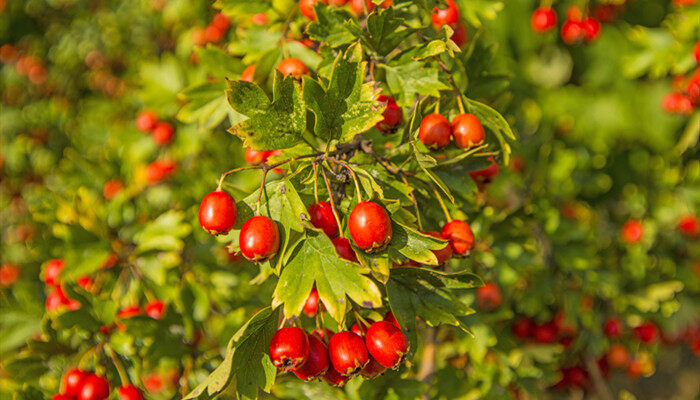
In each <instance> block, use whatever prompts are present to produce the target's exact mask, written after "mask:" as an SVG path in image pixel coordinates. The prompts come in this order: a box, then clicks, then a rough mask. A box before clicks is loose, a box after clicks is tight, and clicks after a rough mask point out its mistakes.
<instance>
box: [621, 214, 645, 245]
mask: <svg viewBox="0 0 700 400" xmlns="http://www.w3.org/2000/svg"><path fill="white" fill-rule="evenodd" d="M643 236H644V227H643V226H642V221H639V220H636V219H633V220H629V221H627V222H626V223H625V225H623V226H622V240H624V241H625V242H627V243H629V244H634V243H639V242H640V241H641V240H642V237H643Z"/></svg>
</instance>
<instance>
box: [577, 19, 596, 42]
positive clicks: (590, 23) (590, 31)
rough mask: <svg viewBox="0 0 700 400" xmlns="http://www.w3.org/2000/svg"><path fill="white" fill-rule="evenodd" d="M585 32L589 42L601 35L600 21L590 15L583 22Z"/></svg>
mask: <svg viewBox="0 0 700 400" xmlns="http://www.w3.org/2000/svg"><path fill="white" fill-rule="evenodd" d="M581 23H582V25H583V32H584V35H585V37H586V41H587V42H592V41H594V40H596V39H597V38H598V36H599V35H600V22H598V20H597V19H595V18H591V17H588V18H586V19H584V20H583V21H582V22H581Z"/></svg>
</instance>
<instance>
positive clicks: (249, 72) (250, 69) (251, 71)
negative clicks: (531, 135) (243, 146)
mask: <svg viewBox="0 0 700 400" xmlns="http://www.w3.org/2000/svg"><path fill="white" fill-rule="evenodd" d="M254 76H255V64H251V65H249V66H247V67H246V69H244V70H243V72H242V73H241V80H242V81H246V82H253V77H254ZM248 150H250V149H248ZM247 154H248V151H247V150H246V155H247ZM246 161H248V158H247V157H246Z"/></svg>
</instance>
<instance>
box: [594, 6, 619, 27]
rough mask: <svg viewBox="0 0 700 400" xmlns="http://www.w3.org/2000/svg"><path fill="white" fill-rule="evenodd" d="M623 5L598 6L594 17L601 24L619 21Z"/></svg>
mask: <svg viewBox="0 0 700 400" xmlns="http://www.w3.org/2000/svg"><path fill="white" fill-rule="evenodd" d="M622 7H624V6H623V5H618V4H598V5H597V6H596V7H595V9H594V10H593V15H595V17H596V18H597V19H598V20H599V21H600V22H605V23H608V22H613V21H614V20H615V19H617V15H618V14H619V13H620V11H621V9H622Z"/></svg>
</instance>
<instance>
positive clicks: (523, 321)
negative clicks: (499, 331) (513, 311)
mask: <svg viewBox="0 0 700 400" xmlns="http://www.w3.org/2000/svg"><path fill="white" fill-rule="evenodd" d="M511 330H512V331H513V335H515V336H516V337H518V338H520V339H527V338H530V337H532V335H533V333H534V331H535V323H534V322H533V321H532V319H530V318H527V317H521V318H519V319H518V320H517V321H515V323H514V324H513V327H512V328H511Z"/></svg>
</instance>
